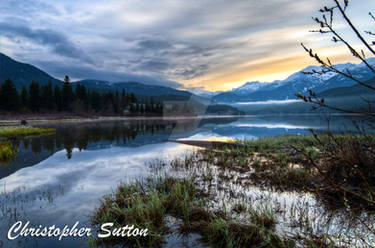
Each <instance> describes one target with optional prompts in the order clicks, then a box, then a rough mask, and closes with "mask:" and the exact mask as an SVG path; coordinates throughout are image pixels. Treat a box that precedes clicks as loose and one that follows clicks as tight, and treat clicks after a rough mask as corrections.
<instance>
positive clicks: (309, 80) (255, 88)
mask: <svg viewBox="0 0 375 248" xmlns="http://www.w3.org/2000/svg"><path fill="white" fill-rule="evenodd" d="M368 62H369V63H370V64H371V65H374V66H375V58H370V59H368ZM335 67H336V68H338V69H340V70H348V71H350V73H352V74H353V75H354V76H355V77H357V78H359V79H361V80H363V81H367V82H368V83H370V84H372V83H373V84H375V79H374V75H373V73H372V72H371V71H370V70H369V69H368V68H367V67H366V66H365V65H364V64H363V63H361V64H351V63H347V64H339V65H335ZM313 70H316V71H319V70H321V67H319V66H309V67H307V68H305V69H303V70H302V71H300V72H297V73H294V74H293V75H291V76H290V77H288V78H287V79H285V80H277V81H274V82H272V83H261V82H248V83H246V84H244V85H243V86H241V87H239V88H236V89H233V90H231V91H227V92H208V91H204V90H202V89H201V88H195V89H192V90H191V91H192V92H193V93H192V92H189V91H186V90H177V89H174V88H171V87H166V86H161V85H149V84H146V83H143V82H108V81H100V80H91V79H86V80H81V81H76V82H72V84H73V86H74V85H77V84H81V85H84V86H85V87H86V88H88V89H90V90H97V91H100V92H105V91H114V90H118V91H122V90H123V89H124V90H125V91H126V92H128V93H130V92H132V93H134V94H135V95H137V96H144V97H150V96H154V97H156V98H157V99H159V100H167V101H174V100H176V101H178V100H193V101H195V102H200V103H203V104H205V105H209V104H210V100H209V99H210V98H211V100H212V101H214V102H216V103H226V104H232V103H239V102H258V101H263V102H264V101H269V100H288V99H296V96H295V94H296V93H297V92H300V93H303V94H307V91H308V89H312V90H313V91H315V92H317V93H320V95H322V96H324V97H327V98H338V97H340V98H345V97H346V98H348V97H357V98H358V96H364V97H366V96H368V95H371V96H372V95H373V94H372V92H371V94H370V93H369V90H368V89H367V88H365V87H363V86H360V85H357V84H356V83H355V82H354V81H352V80H350V79H348V78H346V77H344V76H342V75H339V74H336V73H332V72H330V73H325V74H322V75H318V74H313V75H310V74H305V73H304V72H311V71H313ZM7 78H11V79H12V80H13V82H14V83H15V85H16V87H17V88H18V89H19V90H20V89H21V88H22V86H25V87H29V85H30V83H31V81H32V80H34V81H37V82H38V83H39V84H40V85H45V84H48V82H51V83H52V85H53V86H55V85H59V86H62V84H63V82H62V81H61V80H59V79H56V78H54V77H52V76H51V75H49V74H47V73H46V72H44V71H42V70H40V69H38V68H37V67H35V66H33V65H30V64H25V63H21V62H17V61H15V60H13V59H12V58H10V57H8V56H6V55H4V54H2V53H0V83H2V82H4V81H5V80H6V79H7ZM353 99H354V98H353Z"/></svg>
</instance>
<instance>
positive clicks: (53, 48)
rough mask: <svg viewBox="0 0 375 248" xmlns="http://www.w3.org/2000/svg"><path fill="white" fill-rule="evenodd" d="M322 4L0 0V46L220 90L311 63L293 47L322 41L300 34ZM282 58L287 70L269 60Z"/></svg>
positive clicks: (359, 2)
mask: <svg viewBox="0 0 375 248" xmlns="http://www.w3.org/2000/svg"><path fill="white" fill-rule="evenodd" d="M325 2H327V1H326V0H317V1H311V0H300V1H295V0H269V1H258V0H238V1H227V0H207V1H203V2H202V1H198V0H192V1H183V0H176V1H169V0H160V1H152V0H143V1H138V0H129V1H119V0H97V1H91V0H80V1H76V0H65V1H54V2H53V4H51V1H49V0H29V1H17V0H13V1H11V0H3V1H0V32H1V34H2V36H4V37H5V38H6V39H4V40H3V42H2V49H3V50H5V51H11V53H12V54H15V55H17V59H19V60H21V61H28V62H31V63H32V62H35V63H38V64H39V65H40V66H42V68H41V69H48V70H49V71H51V72H53V73H56V75H64V74H65V73H69V71H72V73H74V75H75V77H76V78H82V79H83V78H86V77H89V78H94V77H102V78H104V77H108V78H107V80H109V81H112V80H115V79H116V80H117V79H118V78H121V77H122V76H121V75H143V77H147V78H148V80H149V79H150V78H155V79H158V80H159V79H162V80H159V82H160V83H167V84H168V83H169V82H173V83H172V85H175V86H176V87H179V86H181V84H180V83H182V84H184V85H186V86H189V85H190V86H192V87H204V88H206V89H227V88H228V87H229V85H234V83H239V82H243V81H245V80H248V79H256V78H257V77H259V78H260V79H261V78H264V77H265V76H266V75H265V73H267V74H268V75H269V77H268V78H269V79H272V77H274V78H273V79H276V77H278V76H279V75H280V73H286V72H291V71H293V70H298V69H300V68H301V66H302V65H305V64H306V63H312V62H311V60H309V58H307V57H306V58H305V59H304V58H303V56H304V52H303V50H302V49H301V48H300V46H299V43H300V42H301V41H310V42H316V44H317V46H318V47H324V46H327V42H326V41H324V40H322V39H321V38H314V37H315V34H314V36H313V35H312V34H310V33H309V32H308V31H309V30H310V26H309V25H311V24H312V23H313V21H312V20H311V16H314V15H316V14H318V9H319V8H320V7H322V6H323V5H324V4H325ZM363 5H364V6H366V13H367V12H368V11H367V9H371V8H373V9H375V2H374V3H372V2H371V3H369V1H367V0H356V3H355V4H354V2H353V4H352V6H351V7H353V8H352V9H353V11H352V12H351V13H350V14H351V16H352V17H353V18H354V19H355V20H356V23H365V22H366V20H368V19H367V17H365V16H364V15H363V13H362V12H363V11H361V10H363V8H359V7H358V6H363ZM21 18H22V19H21ZM328 40H329V38H328ZM12 54H10V55H12ZM283 58H287V59H288V62H287V66H282V62H279V61H282V59H283ZM292 58H297V59H296V60H295V61H293V59H292ZM264 61H268V63H273V62H275V63H276V64H275V65H274V66H272V65H271V64H267V63H265V62H264ZM306 61H307V62H306ZM53 66H54V68H53ZM272 67H273V68H276V69H274V70H272ZM95 71H98V73H95ZM99 72H100V73H99ZM72 73H70V74H72ZM165 79H167V80H165ZM158 80H157V81H158ZM150 81H152V80H150ZM175 82H179V83H177V84H176V83H175ZM169 85H170V84H169Z"/></svg>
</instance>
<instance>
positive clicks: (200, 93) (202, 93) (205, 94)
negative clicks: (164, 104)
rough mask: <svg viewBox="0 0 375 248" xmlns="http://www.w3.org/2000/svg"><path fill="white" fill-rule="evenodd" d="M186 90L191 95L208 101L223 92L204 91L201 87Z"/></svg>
mask: <svg viewBox="0 0 375 248" xmlns="http://www.w3.org/2000/svg"><path fill="white" fill-rule="evenodd" d="M187 90H188V91H189V92H191V93H193V94H194V95H197V96H201V97H204V98H208V99H211V98H212V97H214V96H216V95H218V94H220V93H223V91H215V92H212V91H208V90H204V89H203V88H202V87H191V88H187Z"/></svg>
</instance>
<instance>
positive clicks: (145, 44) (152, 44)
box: [137, 40, 172, 50]
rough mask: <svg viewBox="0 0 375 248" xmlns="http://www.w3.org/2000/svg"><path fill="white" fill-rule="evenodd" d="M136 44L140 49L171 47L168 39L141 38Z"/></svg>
mask: <svg viewBox="0 0 375 248" xmlns="http://www.w3.org/2000/svg"><path fill="white" fill-rule="evenodd" d="M137 44H138V46H139V47H140V48H141V49H146V50H149V49H150V50H154V49H168V48H171V47H172V44H171V43H170V42H169V41H164V40H141V41H138V43H137Z"/></svg>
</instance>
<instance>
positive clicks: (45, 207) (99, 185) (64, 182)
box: [0, 116, 353, 247]
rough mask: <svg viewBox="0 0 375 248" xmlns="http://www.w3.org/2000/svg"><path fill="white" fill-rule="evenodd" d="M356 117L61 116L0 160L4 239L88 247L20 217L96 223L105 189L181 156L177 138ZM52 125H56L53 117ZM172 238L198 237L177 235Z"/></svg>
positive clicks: (239, 134)
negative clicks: (20, 230) (12, 232)
mask: <svg viewBox="0 0 375 248" xmlns="http://www.w3.org/2000/svg"><path fill="white" fill-rule="evenodd" d="M352 119H353V118H344V117H342V116H332V117H330V118H329V122H328V121H327V117H323V116H283V117H281V116H278V117H269V116H268V117H267V116H263V117H260V116H258V117H254V116H253V117H226V118H208V119H207V118H206V119H199V118H198V119H190V120H188V119H185V120H168V121H163V120H160V121H158V120H153V121H145V120H141V121H114V122H101V123H86V124H72V123H71V124H57V125H55V126H54V127H56V128H57V133H56V134H55V135H49V136H43V137H38V138H28V139H22V140H18V141H14V143H15V144H17V145H18V150H19V151H18V156H17V157H16V158H15V160H14V161H12V162H11V163H10V164H8V165H2V166H0V217H1V218H0V219H1V223H0V247H88V243H87V242H88V241H87V239H84V238H64V239H63V240H62V241H58V240H57V238H18V239H16V240H15V241H9V240H7V238H6V234H7V232H8V229H9V227H10V226H11V225H13V224H14V223H15V222H16V221H19V220H21V221H23V222H26V221H30V223H31V225H32V226H36V227H37V226H38V225H43V226H51V225H56V226H59V227H63V226H64V225H69V226H72V225H73V224H74V223H75V222H76V221H79V222H80V226H84V227H90V224H89V218H90V215H91V214H92V211H93V209H94V208H95V207H97V206H98V204H99V200H100V199H101V198H102V196H103V195H106V194H109V193H111V192H112V190H114V189H115V188H116V186H117V185H118V184H119V183H121V182H127V181H131V180H136V179H141V178H143V177H145V176H148V175H149V173H150V171H149V168H148V167H149V163H150V162H152V161H154V160H170V159H173V158H175V157H182V156H183V155H184V154H185V153H187V152H188V151H189V150H191V149H192V147H189V146H186V145H181V144H176V143H171V142H167V140H170V139H180V138H185V139H194V140H197V139H212V138H218V139H227V138H230V139H255V138H259V137H265V136H278V135H285V134H308V133H309V132H310V131H309V130H308V129H309V128H313V129H315V130H317V131H322V132H323V131H325V130H327V128H328V127H329V129H330V130H331V131H334V132H342V131H348V130H349V127H351V126H352V125H351V122H352ZM49 126H51V125H49ZM169 241H170V244H176V243H177V244H179V242H180V245H181V246H182V245H183V244H185V242H186V244H187V246H191V245H192V244H191V243H189V242H188V241H186V240H183V239H177V240H176V239H175V238H172V239H170V240H169Z"/></svg>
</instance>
